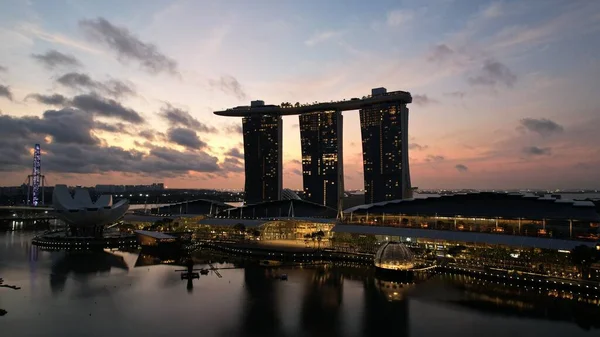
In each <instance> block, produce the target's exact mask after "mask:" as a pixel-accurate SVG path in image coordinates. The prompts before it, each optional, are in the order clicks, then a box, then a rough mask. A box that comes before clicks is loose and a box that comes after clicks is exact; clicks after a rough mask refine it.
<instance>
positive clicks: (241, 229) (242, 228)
mask: <svg viewBox="0 0 600 337" xmlns="http://www.w3.org/2000/svg"><path fill="white" fill-rule="evenodd" d="M233 230H234V231H236V232H238V233H244V232H245V231H246V226H244V224H242V223H236V224H235V225H233Z"/></svg>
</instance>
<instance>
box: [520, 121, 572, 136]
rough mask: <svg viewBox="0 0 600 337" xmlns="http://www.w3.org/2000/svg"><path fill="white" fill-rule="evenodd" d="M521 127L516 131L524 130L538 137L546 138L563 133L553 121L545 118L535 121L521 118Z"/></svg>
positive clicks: (562, 129) (561, 128) (559, 126)
mask: <svg viewBox="0 0 600 337" xmlns="http://www.w3.org/2000/svg"><path fill="white" fill-rule="evenodd" d="M519 123H520V124H521V125H519V127H517V129H518V130H525V131H529V132H534V133H537V134H539V135H540V136H543V137H547V136H551V135H554V134H557V133H561V132H563V131H564V128H563V127H562V126H561V125H560V124H557V123H556V122H554V121H551V120H549V119H546V118H541V119H535V118H523V119H521V120H520V121H519Z"/></svg>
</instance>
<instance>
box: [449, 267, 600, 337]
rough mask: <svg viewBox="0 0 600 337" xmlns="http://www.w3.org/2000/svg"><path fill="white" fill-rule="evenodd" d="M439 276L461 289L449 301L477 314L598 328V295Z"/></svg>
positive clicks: (599, 326)
mask: <svg viewBox="0 0 600 337" xmlns="http://www.w3.org/2000/svg"><path fill="white" fill-rule="evenodd" d="M440 278H441V279H443V280H444V282H445V283H449V284H452V285H453V286H454V287H455V288H456V289H458V290H460V291H461V298H460V299H458V300H454V301H451V303H453V304H456V305H459V306H461V307H463V308H469V309H472V310H476V311H477V312H478V313H484V314H488V315H493V316H516V317H520V318H529V319H541V320H548V321H563V322H572V323H575V324H577V325H578V326H579V327H580V328H582V329H584V330H591V329H600V321H599V320H598V317H600V299H598V297H597V295H593V294H590V295H588V294H584V293H583V292H573V291H568V290H558V289H552V288H544V287H539V288H535V289H534V288H529V289H526V288H525V287H518V286H515V285H508V284H502V283H499V282H493V281H486V280H480V279H477V278H473V277H469V276H465V275H445V276H441V277H440Z"/></svg>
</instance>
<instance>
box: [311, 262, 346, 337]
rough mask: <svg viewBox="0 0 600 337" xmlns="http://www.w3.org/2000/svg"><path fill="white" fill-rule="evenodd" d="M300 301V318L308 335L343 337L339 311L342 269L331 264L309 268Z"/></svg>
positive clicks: (341, 293) (341, 292)
mask: <svg viewBox="0 0 600 337" xmlns="http://www.w3.org/2000/svg"><path fill="white" fill-rule="evenodd" d="M311 272H312V275H310V279H309V280H307V282H306V288H305V292H304V296H303V300H302V309H301V312H300V321H301V325H302V328H303V330H304V331H306V332H307V333H308V335H309V336H342V331H341V326H340V324H341V322H340V315H341V313H340V311H341V305H342V297H343V280H344V279H343V277H342V274H341V272H339V271H337V270H335V269H333V268H331V267H330V266H325V267H320V268H317V269H315V270H311Z"/></svg>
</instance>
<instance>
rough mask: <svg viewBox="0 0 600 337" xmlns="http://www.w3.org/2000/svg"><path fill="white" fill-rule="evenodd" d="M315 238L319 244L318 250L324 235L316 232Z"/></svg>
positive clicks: (321, 232)
mask: <svg viewBox="0 0 600 337" xmlns="http://www.w3.org/2000/svg"><path fill="white" fill-rule="evenodd" d="M315 236H316V237H317V242H318V243H319V249H321V240H323V237H324V236H325V233H324V232H323V231H318V232H316V233H315Z"/></svg>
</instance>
